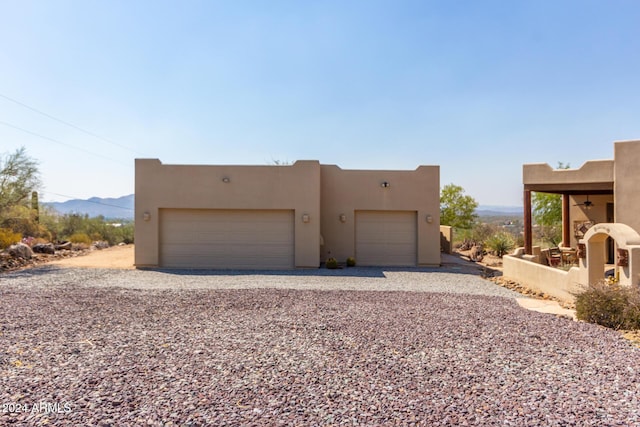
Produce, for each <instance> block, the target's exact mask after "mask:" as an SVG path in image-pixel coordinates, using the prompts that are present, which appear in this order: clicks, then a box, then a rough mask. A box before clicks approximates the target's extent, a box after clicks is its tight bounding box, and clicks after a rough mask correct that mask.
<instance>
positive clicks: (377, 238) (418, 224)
mask: <svg viewBox="0 0 640 427" xmlns="http://www.w3.org/2000/svg"><path fill="white" fill-rule="evenodd" d="M135 194H136V198H135V219H136V228H135V242H136V245H135V246H136V247H135V265H136V266H137V267H161V268H202V269H291V268H307V267H308V268H317V267H319V266H320V262H321V261H324V260H326V259H327V258H328V257H335V258H336V259H338V261H342V262H344V261H345V260H346V258H347V257H350V256H353V257H355V258H356V260H357V263H358V265H363V266H367V265H375V266H437V265H440V229H439V223H440V168H439V166H420V167H418V168H417V169H416V170H414V171H382V170H343V169H340V168H339V167H337V166H334V165H321V164H320V163H319V162H318V161H315V160H314V161H308V160H306V161H297V162H295V163H294V164H293V165H287V166H218V165H215V166H213V165H164V164H162V163H161V162H160V160H158V159H137V160H136V178H135Z"/></svg>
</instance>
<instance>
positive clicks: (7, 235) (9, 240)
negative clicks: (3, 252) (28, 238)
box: [0, 228, 22, 249]
mask: <svg viewBox="0 0 640 427" xmlns="http://www.w3.org/2000/svg"><path fill="white" fill-rule="evenodd" d="M21 240H22V235H21V234H20V233H15V232H14V231H12V230H9V229H7V228H0V249H5V248H8V247H9V246H11V245H13V244H14V243H18V242H19V241H21Z"/></svg>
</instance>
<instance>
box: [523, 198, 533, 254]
mask: <svg viewBox="0 0 640 427" xmlns="http://www.w3.org/2000/svg"><path fill="white" fill-rule="evenodd" d="M524 253H525V254H527V255H533V238H532V236H531V190H524Z"/></svg>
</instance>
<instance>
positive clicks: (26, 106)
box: [0, 93, 146, 156]
mask: <svg viewBox="0 0 640 427" xmlns="http://www.w3.org/2000/svg"><path fill="white" fill-rule="evenodd" d="M0 97H1V98H4V99H6V100H7V101H11V102H13V103H16V104H18V105H20V106H22V107H24V108H27V109H29V110H31V111H33V112H36V113H38V114H41V115H43V116H45V117H48V118H50V119H51V120H55V121H56V122H59V123H62V124H64V125H67V126H69V127H72V128H74V129H76V130H79V131H80V132H84V133H86V134H87V135H90V136H92V137H94V138H97V139H99V140H101V141H104V142H107V143H109V144H111V145H115V146H116V147H120V148H122V149H125V150H128V151H131V152H133V153H136V154H140V155H142V156H146V155H145V154H144V153H141V152H139V151H136V150H134V149H132V148H129V147H126V146H124V145H122V144H118V143H117V142H114V141H111V140H110V139H107V138H105V137H102V136H100V135H97V134H95V133H93V132H90V131H88V130H86V129H83V128H81V127H79V126H76V125H74V124H73V123H69V122H67V121H65V120H62V119H59V118H57V117H54V116H52V115H51V114H47V113H45V112H44V111H41V110H38V109H37V108H34V107H31V106H29V105H27V104H25V103H24V102H20V101H18V100H16V99H13V98H10V97H8V96H6V95H3V94H1V93H0Z"/></svg>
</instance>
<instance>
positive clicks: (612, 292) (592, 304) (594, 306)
mask: <svg viewBox="0 0 640 427" xmlns="http://www.w3.org/2000/svg"><path fill="white" fill-rule="evenodd" d="M576 317H577V318H578V319H579V320H584V321H586V322H590V323H596V324H598V325H602V326H605V327H607V328H612V329H640V290H638V289H637V288H635V287H621V286H619V285H618V284H612V285H609V284H607V283H605V282H604V281H603V282H599V283H596V284H592V285H589V286H588V287H587V289H586V290H585V291H584V292H582V293H580V294H578V295H576Z"/></svg>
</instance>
